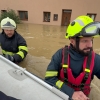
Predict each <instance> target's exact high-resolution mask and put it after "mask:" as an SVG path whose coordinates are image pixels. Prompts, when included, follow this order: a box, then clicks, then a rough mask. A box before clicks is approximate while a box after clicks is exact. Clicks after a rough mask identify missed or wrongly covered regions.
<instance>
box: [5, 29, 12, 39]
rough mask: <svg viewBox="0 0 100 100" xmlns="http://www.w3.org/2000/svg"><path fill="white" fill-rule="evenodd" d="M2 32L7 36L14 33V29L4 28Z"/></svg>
mask: <svg viewBox="0 0 100 100" xmlns="http://www.w3.org/2000/svg"><path fill="white" fill-rule="evenodd" d="M4 32H5V34H6V35H7V36H8V37H9V38H10V37H12V36H13V35H14V30H8V29H4Z"/></svg>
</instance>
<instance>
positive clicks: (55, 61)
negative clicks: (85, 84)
mask: <svg viewBox="0 0 100 100" xmlns="http://www.w3.org/2000/svg"><path fill="white" fill-rule="evenodd" d="M68 53H69V55H70V68H71V70H72V74H73V76H74V77H75V78H76V77H78V76H79V74H80V73H81V72H82V71H83V66H82V65H83V61H84V56H82V55H81V54H79V53H77V52H76V51H75V50H73V49H72V48H70V49H69V50H68ZM61 63H62V49H59V50H58V51H57V52H56V53H55V54H54V55H53V56H52V59H51V62H50V63H49V65H48V67H47V71H46V75H45V81H46V82H47V83H49V84H50V85H52V86H55V87H56V88H58V89H59V90H61V91H63V92H64V93H65V94H67V95H69V97H72V95H73V93H74V89H73V88H71V87H69V86H68V85H67V84H66V83H64V82H62V81H61V80H59V75H60V70H61V68H62V66H61V65H62V64H61ZM94 75H96V76H97V78H99V79H100V55H98V54H95V59H94V69H93V72H92V75H91V77H92V79H93V76H94Z"/></svg>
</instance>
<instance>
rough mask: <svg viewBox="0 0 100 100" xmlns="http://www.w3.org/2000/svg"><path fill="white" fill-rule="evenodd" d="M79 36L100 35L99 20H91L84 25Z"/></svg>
mask: <svg viewBox="0 0 100 100" xmlns="http://www.w3.org/2000/svg"><path fill="white" fill-rule="evenodd" d="M80 36H84V37H86V36H100V22H93V23H90V24H89V25H87V26H85V27H84V28H83V29H82V31H81V32H80Z"/></svg>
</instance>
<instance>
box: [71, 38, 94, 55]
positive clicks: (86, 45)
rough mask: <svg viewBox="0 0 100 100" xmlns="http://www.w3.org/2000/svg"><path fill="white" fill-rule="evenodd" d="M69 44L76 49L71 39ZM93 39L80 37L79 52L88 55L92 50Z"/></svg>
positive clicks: (74, 41)
mask: <svg viewBox="0 0 100 100" xmlns="http://www.w3.org/2000/svg"><path fill="white" fill-rule="evenodd" d="M71 44H72V45H73V46H74V47H75V48H76V40H75V39H72V40H71ZM92 46H93V37H82V38H80V39H79V52H80V53H82V54H84V55H88V54H89V52H90V51H91V50H92Z"/></svg>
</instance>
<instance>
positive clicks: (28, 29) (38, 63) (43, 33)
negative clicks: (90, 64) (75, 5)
mask: <svg viewBox="0 0 100 100" xmlns="http://www.w3.org/2000/svg"><path fill="white" fill-rule="evenodd" d="M17 32H18V33H20V34H21V35H22V36H23V37H24V38H25V40H26V41H27V45H28V50H29V52H28V55H27V57H26V58H25V60H24V61H23V62H22V63H20V64H19V65H20V66H21V67H23V68H26V70H28V71H29V72H31V73H33V74H35V75H37V76H38V77H40V78H42V79H44V76H45V71H46V68H47V66H48V64H49V62H50V59H51V57H52V55H53V54H54V53H55V52H56V51H57V50H58V49H59V48H62V47H64V46H65V45H67V44H69V40H68V39H65V37H64V36H65V32H66V27H61V26H49V25H34V24H19V25H18V26H17ZM99 43H100V38H96V39H94V51H95V52H96V53H98V54H99V53H100V45H99ZM99 83H100V81H99V80H98V79H97V78H95V79H94V80H93V82H92V85H91V87H92V92H91V96H90V97H91V98H92V99H91V100H99V98H100V97H99V94H100V89H99V88H100V85H99ZM95 98H96V99H95Z"/></svg>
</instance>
